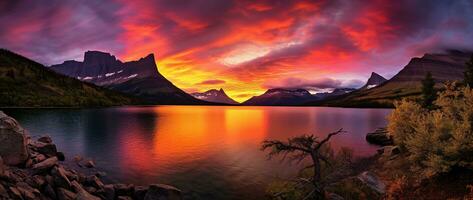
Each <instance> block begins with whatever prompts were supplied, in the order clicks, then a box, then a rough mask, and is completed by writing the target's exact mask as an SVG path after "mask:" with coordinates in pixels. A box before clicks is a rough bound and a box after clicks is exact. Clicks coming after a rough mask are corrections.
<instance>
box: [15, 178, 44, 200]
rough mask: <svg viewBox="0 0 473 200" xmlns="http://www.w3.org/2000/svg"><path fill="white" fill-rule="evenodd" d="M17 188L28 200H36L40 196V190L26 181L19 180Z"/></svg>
mask: <svg viewBox="0 0 473 200" xmlns="http://www.w3.org/2000/svg"><path fill="white" fill-rule="evenodd" d="M16 188H17V189H18V191H20V193H21V196H23V197H24V199H26V200H35V199H38V198H39V197H40V192H39V190H37V189H35V188H32V187H31V186H30V185H28V184H27V183H25V182H18V183H17V184H16Z"/></svg>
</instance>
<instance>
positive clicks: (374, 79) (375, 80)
mask: <svg viewBox="0 0 473 200" xmlns="http://www.w3.org/2000/svg"><path fill="white" fill-rule="evenodd" d="M386 81H387V79H385V78H384V77H382V76H381V75H379V74H377V73H375V72H371V76H370V78H369V79H368V81H367V82H366V84H365V85H364V86H363V87H361V88H360V90H367V89H371V88H374V87H376V86H378V85H381V84H383V83H384V82H386Z"/></svg>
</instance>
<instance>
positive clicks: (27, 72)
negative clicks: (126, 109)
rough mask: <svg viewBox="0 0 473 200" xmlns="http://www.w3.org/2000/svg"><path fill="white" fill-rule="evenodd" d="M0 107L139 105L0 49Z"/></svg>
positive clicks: (133, 100)
mask: <svg viewBox="0 0 473 200" xmlns="http://www.w3.org/2000/svg"><path fill="white" fill-rule="evenodd" d="M0 96H1V98H0V107H5V106H6V107H8V106H20V107H23V106H24V107H52V106H53V107H86V106H87V107H95V106H113V105H128V104H135V103H140V102H139V101H138V100H137V99H135V98H132V97H129V96H126V95H124V94H120V93H118V92H114V91H111V90H108V89H105V88H101V87H99V86H95V85H93V84H90V83H85V82H82V81H79V80H76V79H73V78H70V77H67V76H64V75H61V74H58V73H56V72H54V71H52V70H50V69H48V68H46V67H44V66H43V65H41V64H39V63H37V62H35V61H32V60H30V59H28V58H26V57H23V56H21V55H18V54H15V53H13V52H10V51H8V50H5V49H0Z"/></svg>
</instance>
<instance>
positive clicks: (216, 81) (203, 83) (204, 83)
mask: <svg viewBox="0 0 473 200" xmlns="http://www.w3.org/2000/svg"><path fill="white" fill-rule="evenodd" d="M224 83H225V81H224V80H217V79H215V80H205V81H202V82H200V83H197V85H220V84H224Z"/></svg>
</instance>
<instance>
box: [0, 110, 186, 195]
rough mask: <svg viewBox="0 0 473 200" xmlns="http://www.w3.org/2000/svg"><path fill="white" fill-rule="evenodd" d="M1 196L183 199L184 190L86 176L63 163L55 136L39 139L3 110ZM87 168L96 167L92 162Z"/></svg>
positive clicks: (1, 118)
mask: <svg viewBox="0 0 473 200" xmlns="http://www.w3.org/2000/svg"><path fill="white" fill-rule="evenodd" d="M0 139H1V140H0V141H1V142H2V145H1V146H0V199H15V200H16V199H18V200H34V199H40V200H100V199H105V200H115V199H133V200H145V199H146V200H154V199H159V200H180V199H182V194H181V191H180V190H179V189H177V188H175V187H172V186H169V185H163V184H153V185H149V186H135V185H132V184H120V183H117V184H107V185H106V184H104V183H103V181H102V180H101V179H100V178H99V177H100V176H99V175H97V176H96V175H89V176H87V175H85V174H82V173H79V172H77V171H75V170H73V169H68V168H67V167H65V166H63V165H62V164H61V162H60V161H61V160H64V159H65V158H64V155H63V154H62V153H60V152H57V150H56V145H54V144H53V143H52V139H51V138H49V137H47V136H43V137H40V138H39V139H38V140H37V141H33V140H31V139H30V138H29V137H27V135H26V134H25V130H24V129H23V128H21V126H20V125H19V124H18V122H17V121H16V120H14V119H13V118H11V117H9V116H7V115H5V114H4V113H3V112H1V111H0ZM6 147H8V148H6ZM89 162H90V163H88V164H86V166H87V167H92V166H95V164H94V163H93V162H92V161H89Z"/></svg>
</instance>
